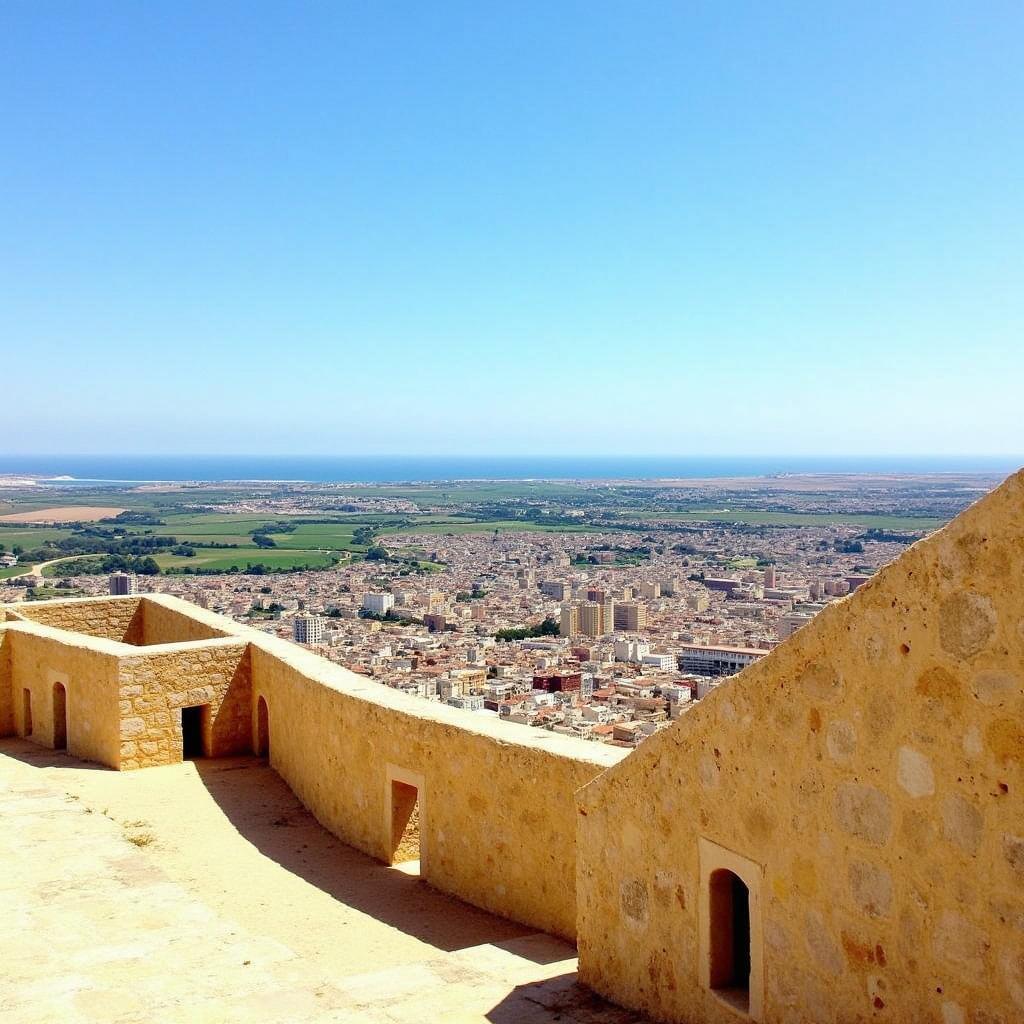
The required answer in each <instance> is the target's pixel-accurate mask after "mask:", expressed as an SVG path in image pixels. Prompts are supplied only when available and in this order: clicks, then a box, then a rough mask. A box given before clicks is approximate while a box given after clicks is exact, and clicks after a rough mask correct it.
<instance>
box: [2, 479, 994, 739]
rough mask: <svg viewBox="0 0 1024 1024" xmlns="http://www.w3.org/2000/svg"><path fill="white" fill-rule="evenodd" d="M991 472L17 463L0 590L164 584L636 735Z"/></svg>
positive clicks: (430, 696) (380, 672)
mask: <svg viewBox="0 0 1024 1024" xmlns="http://www.w3.org/2000/svg"><path fill="white" fill-rule="evenodd" d="M994 482H995V481H994V480H990V479H988V478H986V477H980V476H979V477H974V476H972V477H967V478H961V477H956V478H947V477H935V478H918V477H914V478H885V479H863V478H860V477H850V478H832V477H828V478H814V477H802V478H792V479H771V480H745V481H744V480H730V481H679V482H671V483H665V482H640V481H629V482H615V481H605V482H601V483H600V484H586V485H584V484H580V483H573V482H565V483H563V484H560V485H554V484H551V485H537V484H532V483H529V482H522V483H521V484H518V485H516V484H515V483H509V482H504V483H502V484H500V485H498V484H485V483H481V482H475V483H459V482H449V483H444V484H431V485H415V486H413V485H407V486H397V485H396V486H395V487H394V488H390V489H389V488H381V487H374V488H369V487H366V488H359V487H355V486H351V485H349V486H345V487H341V486H336V487H330V486H323V485H320V486H314V485H309V486H305V487H304V486H301V485H261V486H260V487H258V488H257V487H254V486H253V485H232V486H227V485H217V486H216V487H214V486H213V485H200V484H197V485H192V486H181V485H175V486H171V485H167V486H166V487H162V488H161V487H157V486H141V487H134V488H131V489H128V488H123V489H121V490H113V489H102V490H98V491H95V492H90V491H82V490H81V489H79V490H77V491H74V490H70V491H69V490H62V489H61V488H60V486H59V485H54V484H52V483H51V484H46V485H43V484H41V483H39V482H36V481H33V480H22V479H19V480H17V481H10V482H9V485H8V487H7V488H6V490H5V494H4V497H5V499H6V500H5V510H4V514H3V515H2V516H0V544H2V545H3V550H2V553H0V573H2V574H3V576H5V577H6V579H5V580H4V583H5V585H3V586H0V596H2V598H3V600H4V601H17V600H24V599H26V598H28V599H33V598H46V597H54V596H66V595H99V594H106V593H110V594H132V593H136V592H140V591H146V592H155V593H166V594H172V595H175V596H179V597H183V598H186V599H188V600H190V601H194V602H195V603H197V604H199V605H201V606H202V607H204V608H208V609H211V610H213V611H216V612H220V613H222V614H226V615H229V616H231V617H232V618H234V619H235V620H237V621H238V622H241V623H245V624H247V625H249V626H252V627H253V628H255V629H259V630H262V631H264V632H267V633H271V634H274V635H276V636H280V637H286V638H289V639H291V640H293V641H294V642H295V643H297V644H301V645H303V646H305V647H307V648H310V649H312V650H314V651H316V652H317V653H318V654H321V655H322V656H323V657H325V658H328V659H329V660H331V661H333V662H336V663H337V664H339V665H342V666H344V667H345V668H348V669H350V670H351V671H353V672H357V673H359V674H361V675H364V676H367V677H370V678H372V679H374V680H376V681H377V682H379V683H380V684H381V685H382V686H389V687H393V688H395V689H399V690H402V691H404V692H406V693H409V694H412V695H414V696H417V697H419V698H422V699H423V700H428V701H441V702H444V703H446V704H449V705H452V706H454V707H457V708H461V709H463V710H464V711H465V712H466V713H467V714H476V715H494V716H499V717H500V718H502V719H504V720H506V721H509V722H514V723H518V724H520V725H522V726H523V727H524V728H543V729H548V730H551V731H553V732H556V733H561V734H565V735H571V736H575V737H579V738H580V739H583V740H589V741H594V742H601V743H609V744H613V745H615V746H621V747H634V746H636V745H638V744H639V743H641V742H643V740H644V739H645V738H647V737H649V736H650V735H652V734H653V733H655V732H657V731H658V730H660V729H663V728H665V727H666V726H667V725H668V724H669V723H670V722H672V721H673V720H675V719H677V718H679V716H681V715H684V714H686V713H687V711H688V709H690V708H691V707H692V706H693V705H694V704H695V703H696V702H698V701H700V700H701V699H703V698H704V697H705V696H706V695H707V694H708V693H709V692H710V691H711V690H712V689H714V688H715V687H716V686H717V685H719V683H720V682H721V681H722V680H723V679H724V678H727V677H728V676H730V675H733V674H734V673H736V672H738V671H739V670H741V669H742V668H744V667H745V666H746V665H749V664H751V663H752V662H754V661H756V660H758V659H759V658H761V657H763V656H764V655H765V654H766V653H767V652H768V651H770V650H771V649H772V648H773V647H774V646H776V645H777V644H779V643H780V642H782V641H783V640H785V639H786V638H787V637H788V636H790V635H791V634H792V633H793V632H795V631H796V630H798V629H800V628H801V627H802V626H803V625H805V624H806V623H807V622H809V621H810V620H811V619H812V618H813V617H814V616H815V615H817V614H819V613H820V612H821V611H822V610H823V609H824V608H826V607H827V606H828V604H829V603H831V602H834V601H838V600H841V599H842V598H844V597H845V596H846V595H848V594H849V593H851V592H852V591H854V590H856V589H857V588H858V587H861V586H864V585H865V584H867V583H868V582H869V581H870V579H871V577H872V576H873V575H874V573H875V572H877V571H878V569H879V568H880V567H882V566H883V565H885V564H886V563H887V562H889V561H891V560H892V559H894V558H895V557H896V556H897V555H898V554H899V553H900V552H901V551H902V550H903V549H904V548H905V547H906V546H907V545H908V544H911V543H913V542H914V541H915V540H917V539H919V538H921V537H923V536H924V535H925V534H926V533H928V532H930V530H932V529H934V528H935V527H937V526H939V525H941V524H942V523H943V522H944V521H946V520H947V519H948V518H950V517H951V516H952V515H954V514H955V513H956V512H957V511H959V510H960V509H961V508H963V507H964V506H966V505H967V504H969V503H970V502H971V501H972V500H974V499H975V498H977V497H980V496H981V495H982V494H983V493H985V491H987V490H988V489H989V488H990V487H991V486H992V484H993V483H994ZM55 492H56V493H57V494H59V500H60V504H57V502H56V501H54V496H55ZM47 502H49V504H47Z"/></svg>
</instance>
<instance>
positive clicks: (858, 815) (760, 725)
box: [577, 474, 1024, 1024]
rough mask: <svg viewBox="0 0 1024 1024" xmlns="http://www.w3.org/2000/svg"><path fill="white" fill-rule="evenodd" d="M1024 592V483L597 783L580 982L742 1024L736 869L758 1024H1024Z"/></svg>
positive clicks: (673, 1011) (656, 1011) (589, 818)
mask: <svg viewBox="0 0 1024 1024" xmlns="http://www.w3.org/2000/svg"><path fill="white" fill-rule="evenodd" d="M1022 579H1024V476H1022V475H1020V474H1018V475H1017V476H1016V477H1013V478H1011V479H1010V480H1009V481H1007V482H1006V483H1005V484H1004V485H1003V486H1002V487H1001V488H999V489H998V490H997V491H995V492H993V493H992V494H991V495H989V496H988V497H987V498H985V499H983V500H982V501H981V502H980V503H978V504H977V505H975V506H974V507H972V508H971V509H970V510H969V511H968V512H966V513H964V514H963V515H962V516H960V517H959V518H958V519H957V520H955V521H954V522H953V524H951V525H950V526H949V527H947V528H946V529H945V530H943V531H941V532H940V533H938V534H936V535H933V536H932V537H931V538H929V539H928V540H926V541H923V542H921V543H919V544H917V545H915V546H914V547H913V548H911V549H910V550H909V551H907V552H906V554H905V555H904V556H903V557H901V558H900V559H898V560H897V561H896V562H895V563H893V564H892V565H890V566H889V567H887V568H886V569H885V570H883V571H882V572H881V573H879V575H878V576H877V577H876V579H875V580H874V581H872V582H871V583H870V584H868V585H866V586H863V587H861V588H860V589H859V590H858V591H857V592H856V594H855V595H853V596H852V597H851V598H849V599H847V600H846V601H843V602H841V603H839V604H837V605H834V606H832V607H830V608H828V609H826V610H825V611H824V612H822V613H821V614H820V615H819V616H817V617H816V618H815V620H814V621H813V622H812V623H810V624H808V625H806V626H804V627H803V629H801V630H800V631H799V632H798V633H797V634H795V636H794V637H793V638H792V639H790V640H788V641H787V642H786V643H785V644H783V645H781V646H780V647H779V648H778V649H777V650H776V651H774V652H773V653H772V654H771V655H770V656H769V657H767V658H765V659H764V660H763V661H761V662H760V663H759V664H757V665H755V666H753V667H751V668H748V669H747V670H745V671H744V672H743V673H742V674H741V675H740V676H738V677H737V678H736V679H734V680H732V681H731V682H730V683H728V684H726V685H724V686H723V687H721V688H720V689H719V690H717V691H716V692H715V693H713V694H712V695H711V696H709V697H708V698H707V699H706V700H704V701H702V702H701V704H700V705H699V706H698V707H697V708H695V709H694V710H693V711H691V712H690V713H688V714H686V715H685V716H684V717H683V718H682V719H681V720H680V721H679V722H678V723H677V724H676V725H674V726H673V727H672V728H671V729H668V730H666V731H665V732H663V733H660V734H658V735H657V736H655V737H653V738H651V739H649V740H647V741H646V742H645V743H644V744H643V746H641V747H640V748H639V749H638V751H637V752H636V754H634V755H633V756H632V757H631V758H629V759H628V760H627V761H625V762H624V763H623V764H621V765H618V766H617V767H616V768H614V769H612V770H610V771H609V772H608V773H607V774H606V775H604V776H602V777H601V778H600V779H598V780H597V781H596V782H594V783H592V784H591V785H589V786H588V787H587V788H586V789H584V790H583V792H582V793H581V794H580V816H579V818H578V821H579V854H580V856H579V861H578V874H577V889H578V900H579V949H580V977H581V980H582V981H584V982H585V983H586V984H588V985H589V986H591V987H592V988H594V989H596V990H597V991H598V992H600V993H602V994H603V995H605V996H607V997H608V998H610V999H612V1000H614V1001H615V1002H618V1003H620V1004H624V1005H626V1006H630V1007H634V1008H638V1009H641V1010H643V1011H645V1012H647V1013H649V1014H651V1015H652V1016H654V1017H656V1018H659V1019H663V1020H666V1021H698V1020H699V1021H702V1022H709V1024H716V1022H722V1024H725V1022H730V1024H735V1022H736V1021H737V1020H738V1019H742V1017H741V1016H738V1015H737V1011H736V1010H735V1009H734V1008H733V1007H732V1006H729V1005H726V1002H725V1001H724V1000H723V999H722V998H720V997H719V995H716V994H714V993H713V992H712V991H711V990H710V988H709V985H708V982H707V979H706V977H705V972H706V971H707V964H708V962H709V959H710V958H711V954H710V945H709V941H710V940H709V936H708V935H707V934H705V932H706V931H707V929H708V927H709V920H710V919H711V918H709V914H711V912H710V911H709V909H708V907H709V905H710V903H709V900H710V897H709V893H708V892H707V891H705V890H706V887H707V873H708V871H707V869H708V864H709V863H710V864H711V865H714V863H716V861H715V857H716V856H718V857H720V861H721V863H723V864H725V863H727V862H729V861H730V858H732V862H733V863H739V862H738V861H737V859H736V855H738V856H739V858H742V859H743V860H744V862H746V863H747V866H748V868H749V870H748V878H747V879H745V881H748V882H749V883H750V885H751V887H752V888H751V916H752V920H751V931H752V941H751V949H752V952H753V953H754V958H755V960H756V959H760V963H761V977H762V979H763V981H762V986H761V988H762V992H763V1000H761V1008H760V1012H759V1013H757V1012H756V1002H757V1001H758V1000H756V999H753V998H752V999H751V1004H750V1005H751V1008H752V1009H754V1010H755V1012H754V1013H753V1014H752V1016H753V1017H754V1019H760V1020H764V1021H770V1022H806V1021H814V1022H815V1024H828V1022H847V1021H850V1022H852V1021H868V1020H875V1019H888V1020H894V1021H915V1022H917V1021H920V1022H934V1024H982V1022H986V1024H995V1022H999V1024H1011V1022H1013V1021H1019V1020H1022V1019H1024V824H1022V823H1024V804H1022V798H1024V588H1022V586H1021V580H1022ZM716 850H717V851H718V852H717V854H716V853H715V851H716ZM702 859H704V860H705V863H704V864H703V865H702ZM702 866H703V868H704V872H703V877H702ZM755 890H757V891H755ZM756 974H757V972H756V971H755V972H754V974H753V975H752V979H751V987H752V988H753V987H754V985H755V984H756V981H757V979H756Z"/></svg>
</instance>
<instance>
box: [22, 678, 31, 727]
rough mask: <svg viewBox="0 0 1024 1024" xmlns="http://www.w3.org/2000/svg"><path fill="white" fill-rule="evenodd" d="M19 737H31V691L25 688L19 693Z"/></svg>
mask: <svg viewBox="0 0 1024 1024" xmlns="http://www.w3.org/2000/svg"><path fill="white" fill-rule="evenodd" d="M21 735H22V736H31V735H32V691H31V690H30V689H29V688H28V687H27V686H26V687H25V688H24V689H23V690H22V691H21Z"/></svg>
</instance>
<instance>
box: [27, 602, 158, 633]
mask: <svg viewBox="0 0 1024 1024" xmlns="http://www.w3.org/2000/svg"><path fill="white" fill-rule="evenodd" d="M17 615H18V616H20V617H21V618H23V619H25V620H27V621H29V622H38V623H40V624H42V625H44V626H52V627H53V628H54V629H66V630H69V631H70V632H73V633H83V634H85V635H86V636H96V637H103V638H104V639H107V640H117V641H120V642H121V643H126V644H140V643H142V633H143V618H144V612H143V609H142V599H141V598H138V597H116V598H108V597H99V598H85V599H79V600H69V601H30V602H25V603H24V604H19V605H17Z"/></svg>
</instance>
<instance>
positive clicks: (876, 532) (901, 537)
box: [857, 526, 921, 544]
mask: <svg viewBox="0 0 1024 1024" xmlns="http://www.w3.org/2000/svg"><path fill="white" fill-rule="evenodd" d="M920 536H921V535H920V534H919V533H895V532H893V531H892V530H881V529H879V528H878V527H877V526H872V527H871V528H870V529H868V530H866V531H865V532H864V533H862V534H861V535H860V537H858V538H857V539H858V540H874V541H879V542H885V541H888V542H889V543H890V544H913V543H914V541H915V540H917V539H918V537H920Z"/></svg>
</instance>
